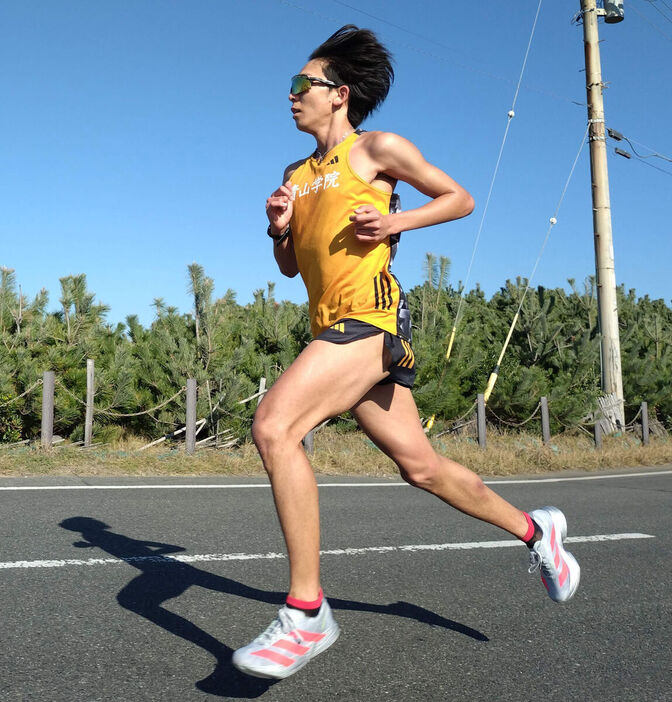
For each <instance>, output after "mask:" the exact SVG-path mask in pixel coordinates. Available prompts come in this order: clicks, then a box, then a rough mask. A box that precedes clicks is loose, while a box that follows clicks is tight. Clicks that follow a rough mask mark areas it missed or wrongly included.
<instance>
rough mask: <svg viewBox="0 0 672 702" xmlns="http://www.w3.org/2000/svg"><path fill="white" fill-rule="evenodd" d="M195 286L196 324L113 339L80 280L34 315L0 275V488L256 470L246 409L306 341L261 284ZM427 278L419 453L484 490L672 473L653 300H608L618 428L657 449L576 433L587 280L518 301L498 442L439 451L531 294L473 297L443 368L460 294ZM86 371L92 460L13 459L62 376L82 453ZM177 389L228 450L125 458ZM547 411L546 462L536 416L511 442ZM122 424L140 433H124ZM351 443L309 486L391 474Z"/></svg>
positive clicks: (496, 406) (177, 322)
mask: <svg viewBox="0 0 672 702" xmlns="http://www.w3.org/2000/svg"><path fill="white" fill-rule="evenodd" d="M188 273H189V286H190V291H191V293H192V295H193V300H194V306H193V309H192V310H191V311H190V312H186V313H185V312H180V311H179V310H177V309H176V308H173V307H168V306H166V305H165V304H164V302H163V301H162V300H161V299H157V300H156V301H155V303H154V308H155V317H154V321H153V322H152V323H151V324H150V326H149V327H144V326H143V325H142V324H140V322H139V321H138V319H137V317H135V316H133V315H131V316H129V317H128V318H127V319H126V321H125V323H119V324H109V323H108V322H107V321H106V315H107V312H108V309H107V307H106V306H105V305H104V304H101V303H98V302H96V301H95V295H94V294H93V293H92V292H91V291H89V290H88V288H87V282H86V276H85V275H83V274H82V275H77V276H67V277H64V278H62V279H61V290H60V297H59V299H58V309H57V310H56V311H50V309H51V308H52V307H53V305H50V302H49V296H48V293H47V291H46V290H42V291H41V292H40V293H39V294H38V295H37V296H36V297H35V298H34V299H33V300H28V299H26V297H25V296H24V295H22V294H21V292H20V288H19V286H18V284H17V279H16V274H15V273H14V271H12V270H10V269H7V268H3V269H0V274H1V277H0V447H3V446H4V448H0V470H1V471H2V472H5V473H7V472H8V471H11V470H12V468H11V464H14V465H15V466H16V470H19V471H22V470H26V471H28V472H40V471H41V470H42V469H41V468H40V466H45V468H44V470H45V471H46V470H51V469H55V466H59V470H70V469H72V471H73V472H77V471H78V470H79V468H78V466H84V465H89V466H90V468H91V470H92V471H93V472H95V471H97V470H101V471H102V470H103V464H104V465H106V466H108V468H109V470H111V471H113V472H114V471H116V470H119V471H120V472H122V473H125V472H134V471H138V472H148V473H152V472H165V471H167V472H173V471H175V472H181V471H182V470H191V471H192V472H193V470H194V469H196V467H198V471H201V472H204V473H208V472H239V471H242V472H256V471H259V470H260V469H261V466H260V465H259V463H258V459H257V458H256V455H255V454H254V450H253V447H251V444H250V443H249V430H250V426H251V421H252V416H253V413H254V409H255V407H256V402H254V401H252V402H249V403H247V404H242V405H241V404H239V402H240V400H241V399H243V398H246V397H249V396H251V395H254V394H255V393H256V392H257V390H258V388H259V381H260V378H262V377H264V378H266V381H267V386H270V385H271V384H272V383H273V382H274V380H275V379H276V378H277V377H278V375H279V374H280V373H281V372H282V371H283V370H284V369H285V368H287V366H288V365H289V364H290V363H291V362H292V360H293V359H294V358H295V356H296V355H297V354H298V353H299V352H300V351H301V349H302V348H303V347H304V346H305V345H306V344H307V343H308V342H309V340H310V330H309V323H308V318H307V309H306V305H296V304H294V303H291V302H287V301H283V302H279V301H277V300H276V299H275V295H274V286H273V284H272V283H269V284H268V286H267V287H266V288H265V289H259V290H257V291H256V292H255V293H254V301H253V302H252V303H250V304H246V305H240V304H238V303H237V301H236V296H235V293H234V292H233V291H231V290H228V291H227V292H226V293H225V294H224V295H223V296H222V297H220V298H218V299H215V298H214V295H213V292H214V282H213V281H212V280H211V279H210V278H208V277H207V276H206V274H205V271H204V269H203V268H202V267H201V266H200V265H198V264H192V265H191V266H189V268H188ZM425 273H426V275H425V282H424V283H423V284H422V285H419V286H416V287H415V288H413V289H412V290H410V291H409V303H410V306H411V311H412V316H413V322H414V348H415V352H416V357H417V361H418V366H419V372H418V377H417V382H416V388H415V390H414V394H415V397H416V401H417V403H418V408H419V410H420V413H421V415H422V416H423V417H425V418H428V417H430V416H432V415H435V416H436V424H435V426H434V428H433V429H432V432H431V433H430V436H433V437H434V438H433V440H434V441H435V442H436V445H437V447H438V448H439V450H441V451H442V452H445V453H446V454H447V455H450V456H452V457H455V458H456V459H457V460H460V461H464V462H465V463H467V464H468V465H470V466H472V467H474V468H476V469H477V470H479V471H484V472H487V473H490V472H492V471H509V472H511V471H514V470H520V471H523V472H525V471H528V472H535V471H537V470H541V469H542V468H544V467H546V468H579V467H585V468H590V467H599V466H601V465H638V464H640V463H644V464H646V463H649V464H654V463H666V462H672V456H670V453H669V443H667V440H666V438H665V437H666V434H667V431H669V430H670V429H672V392H670V388H671V387H672V308H670V306H668V304H666V302H665V301H664V300H652V299H650V298H649V297H648V296H644V297H638V296H637V294H636V293H635V291H634V290H630V291H627V292H626V291H625V290H624V289H622V288H620V289H619V291H618V296H619V317H620V324H621V350H622V361H623V380H624V390H625V397H626V422H632V420H633V419H636V415H637V411H638V409H639V406H640V403H641V402H642V401H643V400H645V401H647V402H648V407H649V416H650V421H651V424H652V427H653V428H654V429H655V436H654V437H653V439H652V445H651V446H650V447H648V448H645V447H641V446H638V445H636V444H637V440H636V438H635V434H634V433H632V432H630V433H627V434H625V435H623V436H622V437H620V438H619V437H614V438H607V439H606V440H605V446H604V448H603V449H602V451H601V452H596V451H595V450H594V448H593V446H592V441H591V439H590V437H588V436H586V430H585V428H582V425H585V427H587V428H588V429H590V426H589V425H590V422H591V414H592V413H593V412H594V411H595V409H596V407H597V405H596V402H597V398H598V397H599V395H600V389H599V385H600V381H599V376H600V358H599V353H600V349H599V330H598V318H597V300H596V292H595V283H594V280H592V279H588V280H586V281H585V282H584V283H583V284H582V285H577V283H576V282H575V281H574V280H569V281H568V288H567V289H562V288H555V289H546V288H542V287H538V288H535V289H532V290H530V291H529V293H528V295H527V297H526V298H525V302H524V304H523V307H522V310H521V315H520V319H519V321H518V324H517V327H516V329H515V331H514V333H513V336H512V339H511V343H510V345H509V349H508V351H507V354H506V356H505V358H504V362H503V364H502V367H501V370H500V376H499V380H498V382H497V385H496V387H495V390H494V393H493V394H492V396H491V398H490V401H489V403H488V411H489V420H490V421H492V422H493V426H494V427H496V428H498V429H499V430H500V431H502V432H503V433H501V434H493V435H492V437H489V444H488V448H487V449H486V450H485V451H482V450H480V449H478V448H477V447H475V446H474V445H473V438H471V437H469V436H466V435H462V436H454V435H452V434H445V435H444V436H439V437H438V438H437V435H438V434H439V433H440V431H441V430H445V429H449V428H451V426H452V425H451V423H452V422H454V421H455V420H457V419H458V418H460V417H463V416H464V415H467V416H468V415H469V411H470V408H471V407H472V405H473V403H474V400H475V397H476V394H477V393H478V392H483V389H484V387H485V384H486V382H487V379H488V376H489V374H490V372H491V371H492V369H493V367H494V364H495V362H496V359H497V356H498V354H499V351H500V349H501V346H502V343H503V341H504V338H505V336H506V333H507V331H508V328H509V324H510V323H511V320H512V319H513V316H514V314H515V312H516V309H517V308H518V305H519V302H520V299H521V296H522V295H523V292H524V290H525V286H526V281H525V280H523V279H517V280H515V281H507V282H506V283H505V285H504V286H502V288H501V289H500V290H499V291H498V292H497V293H495V294H494V295H493V296H492V297H491V298H490V299H486V297H485V295H484V294H483V292H482V290H480V288H479V287H478V285H477V286H476V287H475V288H474V289H473V290H471V291H469V292H467V293H466V294H465V299H464V305H463V315H462V319H461V320H460V322H459V325H458V332H457V337H456V341H455V346H454V349H453V352H452V356H451V359H450V361H446V358H445V351H446V346H447V341H448V338H449V336H450V331H451V328H452V325H453V323H454V320H455V314H456V311H457V307H458V303H459V298H460V294H459V289H456V288H454V287H453V286H452V285H451V284H450V283H449V273H450V264H449V261H448V259H445V258H439V259H436V258H435V257H434V256H433V255H432V254H427V260H426V271H425ZM87 358H91V359H94V361H95V372H96V377H95V383H96V394H95V407H96V413H95V416H94V441H95V442H96V443H97V444H99V447H98V448H95V447H94V449H91V450H89V451H81V450H76V449H68V448H55V449H54V450H53V452H52V453H51V454H45V455H42V454H40V453H39V452H37V451H36V450H35V449H32V448H29V447H28V445H24V446H18V447H14V448H8V445H9V444H11V443H14V442H18V441H21V440H31V441H33V442H34V441H36V440H39V435H40V418H41V392H40V389H39V387H38V386H36V383H38V381H39V380H40V378H41V377H42V373H43V371H45V370H53V371H55V373H56V377H57V385H56V406H55V428H54V429H55V433H56V434H58V435H60V436H61V437H63V438H64V439H65V440H66V442H64V443H67V442H76V441H78V440H81V439H82V438H83V434H84V413H85V407H84V399H85V394H86V359H87ZM187 377H191V378H196V379H197V381H198V397H199V399H198V408H197V413H198V417H199V418H203V419H205V420H206V426H205V427H204V429H203V432H204V433H203V434H202V435H201V436H208V435H212V434H215V433H216V432H217V431H219V432H223V431H228V433H229V435H231V436H233V437H234V438H235V440H236V441H235V445H230V446H229V447H228V448H226V449H217V450H216V451H201V452H199V453H198V455H197V456H196V458H194V459H191V458H186V457H184V456H182V455H181V454H179V453H178V452H177V449H175V448H173V449H170V448H169V446H170V442H165V443H164V444H162V445H161V446H160V447H159V448H157V449H149V450H148V451H147V452H143V453H142V454H137V455H136V451H135V449H137V448H139V447H140V446H142V445H143V444H146V443H148V442H149V441H151V440H153V439H156V438H158V437H161V436H163V435H165V434H168V433H170V432H172V431H174V430H175V429H177V428H178V427H180V426H182V425H183V424H184V421H185V409H186V408H185V395H184V393H182V394H179V395H178V396H177V397H176V398H175V399H174V400H173V401H171V402H168V403H167V404H164V403H165V402H166V400H167V399H169V398H171V397H172V396H174V395H175V394H176V393H177V392H178V391H179V390H180V388H182V387H183V386H184V385H185V382H186V378H187ZM31 388H32V390H31ZM24 393H25V394H24ZM542 395H545V396H547V397H548V400H549V408H550V417H551V431H552V434H553V436H554V438H553V442H552V443H553V445H554V446H556V449H557V450H555V449H553V448H545V447H541V446H539V445H538V441H537V439H536V438H535V437H538V436H539V432H538V425H537V424H536V422H538V417H537V418H535V419H534V420H532V423H530V424H526V425H525V426H524V427H523V430H525V431H529V432H530V433H529V434H518V433H506V432H504V430H505V428H506V427H508V426H509V425H515V424H520V423H522V422H524V421H525V420H526V419H527V418H528V417H529V416H530V415H531V414H532V413H533V412H534V409H535V407H536V406H537V404H538V402H539V398H540V397H541V396H542ZM162 404H163V406H161V407H158V409H153V408H157V406H159V405H162ZM129 414H133V415H135V416H120V415H129ZM355 429H356V428H355V427H354V423H352V422H348V421H347V420H341V421H340V422H336V425H331V424H330V425H329V426H327V427H326V428H325V429H323V430H321V431H320V432H319V433H318V434H317V435H316V453H315V463H316V466H317V469H318V470H322V471H326V470H329V471H338V472H340V471H352V472H361V471H362V470H364V471H365V472H366V471H369V472H371V473H373V474H388V473H389V474H391V473H392V470H393V468H392V467H391V466H390V464H389V461H387V459H385V458H384V457H383V456H382V454H380V452H378V451H376V450H375V449H373V448H372V447H370V446H368V445H367V442H366V439H365V438H364V437H362V436H361V434H360V433H359V432H358V431H356V430H355ZM174 446H177V444H175V445H174ZM355 449H356V450H355ZM584 454H585V455H584ZM645 455H646V456H648V458H646V459H645V460H642V461H640V458H639V457H641V456H645ZM608 456H612V458H607V457H608ZM17 464H18V466H17ZM48 466H51V467H52V468H48ZM188 466H191V468H188ZM339 466H341V467H340V468H339ZM505 466H506V467H505Z"/></svg>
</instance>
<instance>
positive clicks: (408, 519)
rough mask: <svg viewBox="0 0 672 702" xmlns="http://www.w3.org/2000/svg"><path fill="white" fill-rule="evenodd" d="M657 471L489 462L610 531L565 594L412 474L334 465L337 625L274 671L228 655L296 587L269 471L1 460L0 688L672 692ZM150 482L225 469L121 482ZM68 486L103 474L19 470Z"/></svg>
mask: <svg viewBox="0 0 672 702" xmlns="http://www.w3.org/2000/svg"><path fill="white" fill-rule="evenodd" d="M650 470H651V471H654V469H650ZM632 472H633V471H630V472H629V473H632ZM638 472H639V473H641V472H642V470H641V469H639V470H638ZM655 472H656V473H657V474H655V475H637V477H625V476H619V477H609V478H605V479H601V476H599V477H600V479H597V480H593V479H589V480H568V481H561V482H542V481H540V480H538V479H536V480H531V481H529V482H522V483H507V482H504V481H493V482H492V483H491V484H492V486H493V487H494V489H496V490H497V491H498V492H499V493H500V494H502V495H503V496H504V497H506V498H507V499H509V500H510V501H512V502H514V503H515V504H517V505H518V506H520V507H521V508H524V509H532V508H534V507H538V506H542V505H544V504H555V505H557V506H559V507H561V508H562V509H563V510H564V511H565V514H566V515H567V518H568V523H569V536H570V537H591V536H595V535H612V537H611V538H612V539H613V540H579V541H577V542H576V543H572V544H571V545H569V550H571V551H572V552H573V553H574V554H575V555H576V556H577V558H578V559H579V562H580V563H581V566H582V583H581V586H580V588H579V591H578V593H577V595H576V596H575V598H574V599H573V600H572V601H571V602H570V603H569V604H567V605H558V604H556V603H553V602H551V601H550V600H549V599H548V598H547V596H546V593H545V590H544V589H543V587H542V585H541V583H540V582H539V581H538V575H530V574H528V573H527V554H526V550H525V548H524V546H522V545H515V546H512V547H510V548H509V547H504V548H492V547H488V545H487V544H484V543H482V542H491V541H498V542H501V541H509V540H510V537H509V536H508V535H507V534H505V533H503V532H500V531H498V530H497V529H495V528H494V527H491V526H489V525H487V524H483V523H480V522H478V521H476V520H473V519H470V518H467V517H465V516H463V515H461V514H459V513H458V512H455V511H454V510H451V509H450V508H448V507H446V506H445V505H443V504H442V503H441V502H439V501H438V500H436V499H435V498H433V497H431V496H429V495H427V494H425V493H422V492H421V491H419V490H415V489H413V488H410V487H402V486H390V485H389V483H385V481H380V480H378V481H376V482H378V483H383V484H382V485H375V486H366V485H363V483H366V482H372V481H366V480H364V481H363V480H350V479H348V480H344V479H342V478H340V479H339V478H327V477H320V480H319V482H320V483H339V484H338V485H336V486H334V485H332V486H330V487H323V488H321V491H320V493H321V507H322V524H323V537H322V548H323V549H324V550H327V551H333V553H331V554H326V555H324V556H323V559H322V563H323V584H324V587H325V592H326V594H327V596H328V597H329V599H330V602H331V603H332V607H333V609H334V613H335V616H336V618H337V620H338V622H339V624H340V625H341V628H342V635H341V638H340V639H339V641H338V642H337V643H336V644H335V645H334V646H333V647H332V648H331V649H329V650H328V651H327V652H325V653H324V654H322V655H321V656H319V657H318V658H316V659H315V660H314V661H312V662H311V663H310V664H309V665H308V666H307V667H306V668H305V669H304V670H302V671H300V672H299V673H297V674H296V675H295V676H293V677H290V678H288V679H287V680H285V681H282V682H279V683H269V681H261V680H256V679H254V678H248V677H246V676H244V675H241V674H239V673H238V672H237V671H235V670H234V669H233V668H232V667H231V665H230V662H229V660H230V656H231V651H232V649H234V648H237V647H238V646H241V645H244V644H245V643H247V642H248V641H249V640H251V639H252V638H254V636H256V635H257V634H258V633H260V632H261V631H262V629H264V628H265V627H266V625H267V624H268V623H269V622H270V621H271V619H272V618H273V617H274V614H275V611H276V609H277V607H278V605H279V603H280V602H281V601H282V597H283V591H284V588H285V586H286V577H287V562H286V560H285V559H284V558H282V557H280V554H281V553H282V552H283V550H284V547H283V542H282V538H281V535H280V532H279V528H278V524H277V519H276V517H275V513H274V509H273V504H272V498H271V493H270V490H269V489H268V488H267V487H265V486H261V487H260V486H259V485H263V484H264V481H263V480H260V479H244V480H243V479H240V478H238V479H229V480H226V479H218V480H213V479H200V478H192V479H189V478H179V479H172V480H165V479H164V480H160V479H157V480H150V481H146V480H145V481H139V480H129V479H90V480H87V481H83V480H81V479H76V478H69V479H57V478H42V479H19V478H5V479H0V515H1V518H0V595H1V605H0V606H1V607H2V619H1V626H0V700H3V701H4V700H12V701H14V700H21V701H23V700H40V701H49V702H51V701H53V702H61V701H63V702H65V701H67V702H79V701H80V700H81V701H86V702H89V701H91V702H93V701H94V700H114V701H115V702H120V701H126V700H128V701H133V702H144V701H145V700H147V701H150V700H151V701H154V700H162V701H167V702H171V701H176V702H182V701H190V700H207V699H214V698H218V697H219V698H223V699H260V700H264V701H271V700H272V701H275V700H278V701H282V700H292V701H293V702H297V701H299V702H320V701H322V700H346V701H347V702H360V701H361V702H372V701H377V700H401V701H404V702H405V701H406V700H409V701H411V700H413V701H415V700H448V701H452V700H493V701H495V700H496V701H500V700H501V701H506V700H515V701H516V702H526V701H527V700H548V701H554V700H579V701H587V700H600V701H601V702H604V701H609V700H615V701H616V700H617V701H619V702H620V701H624V702H625V701H628V700H632V701H633V702H646V701H649V700H651V701H653V700H655V701H656V702H660V701H663V700H672V653H671V648H672V593H671V589H670V580H671V576H672V566H671V562H672V561H671V556H672V548H671V547H672V536H671V532H672V470H670V469H669V468H668V469H667V471H660V470H659V471H655ZM586 475H587V476H588V475H589V476H591V477H595V474H586ZM602 475H613V473H611V474H602ZM545 477H553V476H545ZM555 477H566V476H565V475H564V474H563V476H555ZM576 477H580V474H576ZM147 483H149V484H150V485H154V486H156V485H162V486H165V485H166V484H173V485H174V484H180V485H185V486H186V485H188V486H192V487H193V486H195V485H206V484H208V485H210V484H214V483H217V484H218V485H220V486H222V485H225V486H227V487H226V488H222V489H218V488H214V487H213V488H207V487H205V488H200V489H191V488H187V487H183V488H167V487H159V488H158V489H150V488H145V487H139V488H138V489H118V488H119V487H120V486H128V485H133V486H136V487H137V486H141V485H144V484H147ZM243 483H245V484H246V485H248V486H249V485H257V487H243V488H234V487H230V486H231V485H234V484H235V485H240V484H243ZM344 483H348V484H355V485H354V486H349V485H346V484H344ZM59 485H65V486H75V487H77V486H79V487H85V488H86V489H69V490H61V489H29V490H26V489H21V490H7V489H6V488H8V487H12V486H14V487H21V488H26V487H32V488H35V487H38V488H45V487H56V486H59ZM87 485H88V486H92V485H95V486H113V487H116V488H117V489H109V488H105V489H89V488H88V487H87ZM623 534H626V535H629V536H626V537H619V538H616V537H614V536H613V535H623ZM635 535H646V537H643V536H640V537H636V536H635ZM474 542H476V543H479V544H481V547H479V548H473V547H464V548H461V549H452V548H447V547H445V546H444V547H442V548H439V549H433V550H432V549H427V548H424V549H423V548H417V547H420V546H427V545H432V544H444V545H445V544H467V545H468V544H473V543H474ZM403 546H413V547H414V548H401V547H403ZM378 547H381V548H379V549H378V550H373V549H376V548H378ZM382 547H384V548H382ZM347 549H350V550H349V551H348V550H347ZM352 549H355V550H352ZM174 557H177V558H180V557H181V558H184V559H185V560H183V561H176V560H174ZM199 557H200V558H199ZM122 558H125V559H126V560H120V559H122Z"/></svg>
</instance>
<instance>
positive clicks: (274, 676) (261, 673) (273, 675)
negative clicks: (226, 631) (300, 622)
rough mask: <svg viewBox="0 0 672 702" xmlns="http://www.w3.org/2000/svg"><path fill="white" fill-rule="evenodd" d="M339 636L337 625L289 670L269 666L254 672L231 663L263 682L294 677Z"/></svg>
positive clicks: (238, 664) (243, 665) (242, 665)
mask: <svg viewBox="0 0 672 702" xmlns="http://www.w3.org/2000/svg"><path fill="white" fill-rule="evenodd" d="M340 635H341V630H340V629H339V628H338V625H336V627H335V628H334V630H333V631H331V632H330V633H329V634H328V635H327V636H325V637H324V638H323V639H322V641H320V642H318V643H317V644H316V645H315V646H314V647H313V649H312V650H311V652H310V654H306V655H305V656H304V657H303V658H302V659H301V660H299V661H297V664H296V665H294V666H290V667H289V668H282V667H278V668H271V666H267V669H266V670H255V669H253V668H248V667H247V666H246V665H245V664H241V663H238V662H236V661H235V660H234V661H233V665H234V667H236V668H237V669H238V670H239V671H240V672H241V673H245V674H246V675H251V676H252V677H254V678H264V679H265V680H282V679H284V678H288V677H289V676H290V675H294V673H296V672H298V671H299V670H301V668H303V667H304V666H305V665H308V663H310V661H312V660H313V658H315V656H317V655H319V654H320V653H322V651H326V650H327V649H328V648H329V646H331V645H332V644H334V643H336V640H337V639H338V637H339V636H340Z"/></svg>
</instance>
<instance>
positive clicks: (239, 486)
mask: <svg viewBox="0 0 672 702" xmlns="http://www.w3.org/2000/svg"><path fill="white" fill-rule="evenodd" d="M656 475H672V470H659V471H650V472H646V473H622V474H617V475H581V476H575V477H572V478H526V479H520V480H485V481H484V482H485V484H486V485H528V484H532V485H533V484H535V483H564V482H572V481H575V480H612V479H616V478H645V477H649V476H656ZM319 487H321V488H328V487H335V488H338V487H341V488H343V487H346V488H360V487H408V483H403V482H385V483H319ZM249 488H264V489H268V488H270V484H269V483H235V484H230V485H226V484H225V485H222V484H217V483H213V484H205V483H197V484H193V485H190V484H186V483H176V484H165V485H163V484H153V483H150V484H143V485H3V486H0V492H2V491H7V492H8V491H25V490H235V489H249Z"/></svg>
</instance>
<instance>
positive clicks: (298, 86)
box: [290, 76, 310, 95]
mask: <svg viewBox="0 0 672 702" xmlns="http://www.w3.org/2000/svg"><path fill="white" fill-rule="evenodd" d="M309 88H310V81H309V80H308V78H306V76H294V77H293V78H292V87H291V88H290V92H291V93H292V95H300V94H301V93H305V92H306V90H308V89H309Z"/></svg>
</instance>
